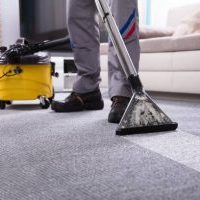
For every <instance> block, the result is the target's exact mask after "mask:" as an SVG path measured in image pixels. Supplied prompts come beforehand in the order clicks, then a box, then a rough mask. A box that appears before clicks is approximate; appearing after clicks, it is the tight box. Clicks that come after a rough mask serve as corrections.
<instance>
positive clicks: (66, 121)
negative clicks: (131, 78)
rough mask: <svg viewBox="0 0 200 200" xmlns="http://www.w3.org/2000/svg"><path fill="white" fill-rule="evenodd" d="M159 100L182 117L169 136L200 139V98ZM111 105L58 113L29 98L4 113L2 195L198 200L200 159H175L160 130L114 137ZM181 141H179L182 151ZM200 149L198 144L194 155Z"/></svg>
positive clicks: (33, 199)
mask: <svg viewBox="0 0 200 200" xmlns="http://www.w3.org/2000/svg"><path fill="white" fill-rule="evenodd" d="M62 96H63V95H62V94H61V95H59V96H58V98H61V97H62ZM158 102H159V105H160V106H161V107H162V108H163V109H164V110H165V111H166V112H167V113H168V114H169V115H170V117H172V118H173V119H174V120H175V121H178V122H179V129H178V131H177V132H175V133H174V134H175V136H174V138H173V135H171V134H172V133H162V134H163V136H165V137H166V138H165V139H166V140H167V138H168V136H169V137H171V140H173V142H176V140H179V137H180V138H181V137H182V136H185V135H186V136H188V138H192V140H193V139H195V138H196V140H197V141H199V137H200V123H199V119H200V106H199V105H200V104H199V101H191V100H181V101H180V100H177V99H173V100H170V99H165V98H164V99H162V98H161V99H159V100H158ZM109 109H110V101H109V100H108V99H107V98H106V96H105V108H104V110H102V111H92V112H81V113H70V114H56V113H53V112H52V111H51V110H50V109H49V110H41V109H40V108H39V107H38V106H36V105H34V104H32V103H31V104H30V105H27V102H25V104H24V103H21V102H20V103H18V104H14V105H12V106H10V107H9V108H8V109H7V110H4V111H0V199H1V200H113V199H114V200H115V199H116V200H146V199H148V200H199V199H200V170H198V164H199V165H200V163H199V162H198V161H199V160H198V159H199V158H195V159H197V160H194V162H192V161H191V160H188V162H187V160H186V163H183V162H182V160H178V159H177V156H176V155H175V157H171V155H170V154H169V153H170V152H169V151H167V152H164V150H163V149H162V148H161V147H159V145H160V144H162V143H161V142H163V140H161V139H162V138H158V136H159V135H161V136H162V134H161V133H159V135H155V134H151V135H142V136H127V137H118V136H115V129H116V125H115V124H114V125H113V124H109V123H107V114H108V112H109ZM167 134H169V135H167ZM182 134H183V135H182ZM176 135H178V136H179V137H177V136H176ZM189 136H191V137H189ZM153 137H155V138H156V142H154V139H152V138H153ZM193 137H194V138H193ZM145 141H149V143H148V142H146V143H145ZM169 141H170V140H169ZM169 141H166V142H169ZM186 142H187V144H186V145H189V147H190V146H191V147H192V146H193V145H192V144H193V143H192V142H194V141H188V140H187V138H186ZM190 142H191V145H190ZM195 144H196V143H195ZM179 145H180V146H179ZM181 145H182V144H179V143H178V146H176V147H175V146H174V149H176V151H179V153H180V150H181V148H183V147H182V146H181ZM171 148H172V149H170V151H171V152H173V151H174V149H173V146H172V147H171ZM181 151H182V150H181ZM187 153H188V154H190V149H187ZM198 153H199V155H200V152H199V148H198V146H196V148H195V147H194V148H193V149H192V151H191V154H192V155H193V154H195V155H198ZM192 155H191V156H192ZM179 157H180V155H179ZM183 157H184V151H183ZM184 161H185V160H184ZM193 165H195V166H197V167H196V168H195V167H193ZM199 169H200V168H199Z"/></svg>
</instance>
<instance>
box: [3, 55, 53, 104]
mask: <svg viewBox="0 0 200 200" xmlns="http://www.w3.org/2000/svg"><path fill="white" fill-rule="evenodd" d="M52 72H53V64H51V63H50V58H49V57H48V56H39V55H31V56H22V57H21V58H20V63H15V64H14V63H13V64H12V63H11V64H10V63H5V61H4V60H1V62H0V77H2V78H1V79H0V102H1V107H2V108H4V107H5V103H6V102H9V101H10V102H11V101H16V100H35V99H40V100H41V102H40V104H41V106H42V108H48V107H49V103H50V100H51V98H53V84H52Z"/></svg>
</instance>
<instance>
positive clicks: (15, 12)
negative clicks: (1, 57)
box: [0, 0, 20, 46]
mask: <svg viewBox="0 0 200 200" xmlns="http://www.w3.org/2000/svg"><path fill="white" fill-rule="evenodd" d="M0 1H1V2H0V15H1V26H2V27H1V28H2V32H1V36H2V45H4V46H9V45H11V44H13V43H14V42H15V41H16V39H17V38H19V36H20V28H19V27H20V25H19V1H18V0H0Z"/></svg>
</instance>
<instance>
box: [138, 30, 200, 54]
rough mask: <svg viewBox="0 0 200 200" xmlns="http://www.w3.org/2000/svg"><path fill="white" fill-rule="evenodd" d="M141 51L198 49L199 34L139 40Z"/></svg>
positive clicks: (199, 43) (199, 44) (199, 47)
mask: <svg viewBox="0 0 200 200" xmlns="http://www.w3.org/2000/svg"><path fill="white" fill-rule="evenodd" d="M140 45H141V52H142V53H157V52H177V51H194V50H200V34H192V35H186V36H181V37H161V38H151V39H143V40H140Z"/></svg>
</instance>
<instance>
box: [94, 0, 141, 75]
mask: <svg viewBox="0 0 200 200" xmlns="http://www.w3.org/2000/svg"><path fill="white" fill-rule="evenodd" d="M95 3H96V6H97V9H98V11H99V14H100V16H101V18H102V20H103V22H104V24H105V26H106V28H107V31H108V33H109V36H110V39H111V40H112V43H113V46H114V47H115V50H116V53H117V56H118V58H119V61H120V64H121V66H122V68H123V70H124V73H125V74H126V76H127V78H129V77H130V76H131V75H134V76H137V75H138V73H137V71H136V69H135V66H134V64H133V62H132V60H131V57H130V55H129V53H128V50H127V48H126V45H125V43H124V41H123V39H122V36H121V34H120V32H119V29H118V27H117V24H116V22H115V19H114V17H113V16H112V13H111V10H110V8H109V6H108V3H107V2H106V0H95Z"/></svg>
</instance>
